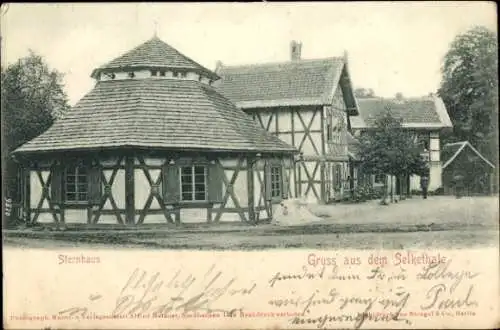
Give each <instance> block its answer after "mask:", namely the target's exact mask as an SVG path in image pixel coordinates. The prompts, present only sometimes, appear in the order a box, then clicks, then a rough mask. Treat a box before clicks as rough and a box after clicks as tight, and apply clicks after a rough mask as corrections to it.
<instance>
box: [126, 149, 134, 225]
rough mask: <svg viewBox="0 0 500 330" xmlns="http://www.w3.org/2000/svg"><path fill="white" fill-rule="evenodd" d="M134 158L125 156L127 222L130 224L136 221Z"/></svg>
mask: <svg viewBox="0 0 500 330" xmlns="http://www.w3.org/2000/svg"><path fill="white" fill-rule="evenodd" d="M134 190H135V189H134V158H133V157H130V156H127V157H126V158H125V209H126V216H125V219H126V220H125V222H126V223H127V224H129V225H132V224H134V223H135V195H134Z"/></svg>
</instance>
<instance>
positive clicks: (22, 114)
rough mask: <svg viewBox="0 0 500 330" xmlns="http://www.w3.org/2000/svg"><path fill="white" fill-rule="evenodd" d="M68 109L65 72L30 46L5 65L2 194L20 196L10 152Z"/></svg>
mask: <svg viewBox="0 0 500 330" xmlns="http://www.w3.org/2000/svg"><path fill="white" fill-rule="evenodd" d="M68 109H69V105H68V102H67V96H66V94H65V92H64V90H63V84H62V74H61V73H59V72H58V71H56V70H51V69H50V68H49V67H48V65H47V64H46V63H45V62H44V60H43V58H42V57H41V56H39V55H37V54H35V53H34V52H33V51H31V50H30V52H29V54H28V56H26V57H24V58H21V59H19V60H18V61H17V62H16V63H13V64H11V65H9V66H8V67H7V68H4V67H2V150H3V152H2V172H3V173H2V177H3V178H5V179H6V180H5V179H4V180H3V182H4V184H3V187H2V189H3V195H4V196H6V197H9V198H13V199H14V200H16V199H19V194H20V192H19V191H18V190H19V189H18V187H19V185H18V183H19V178H18V175H17V174H18V165H17V164H16V163H15V162H14V161H13V160H12V158H11V157H10V152H12V151H13V150H14V149H16V148H17V147H19V146H20V145H22V144H24V143H25V142H27V141H29V140H31V139H33V138H34V137H36V136H38V135H40V134H41V133H42V132H44V131H45V130H46V129H47V128H49V127H50V126H51V125H52V123H53V122H54V120H55V118H57V117H59V116H61V115H63V114H64V112H65V111H66V110H68Z"/></svg>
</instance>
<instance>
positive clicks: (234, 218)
mask: <svg viewBox="0 0 500 330" xmlns="http://www.w3.org/2000/svg"><path fill="white" fill-rule="evenodd" d="M214 216H215V215H214ZM219 221H220V222H241V218H240V215H239V214H238V213H222V215H221V217H220V219H219Z"/></svg>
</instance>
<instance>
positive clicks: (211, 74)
mask: <svg viewBox="0 0 500 330" xmlns="http://www.w3.org/2000/svg"><path fill="white" fill-rule="evenodd" d="M140 69H144V70H151V69H156V70H161V69H164V70H172V69H175V70H186V71H193V72H196V73H203V74H205V75H207V76H208V77H209V78H210V79H212V80H214V81H215V80H219V79H221V77H220V76H219V75H218V74H216V73H215V72H212V71H210V70H208V69H201V68H188V67H184V66H178V67H176V66H168V67H166V66H155V65H132V66H116V67H100V68H97V69H94V70H93V71H92V73H91V74H90V77H91V78H93V79H95V78H97V76H98V75H99V74H100V73H103V72H116V71H127V70H140Z"/></svg>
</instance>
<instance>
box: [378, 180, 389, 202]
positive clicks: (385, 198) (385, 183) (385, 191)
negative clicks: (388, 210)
mask: <svg viewBox="0 0 500 330" xmlns="http://www.w3.org/2000/svg"><path fill="white" fill-rule="evenodd" d="M383 190H384V194H383V195H382V200H381V201H380V204H382V205H388V203H387V197H388V194H387V175H386V176H385V177H384V188H383Z"/></svg>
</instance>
